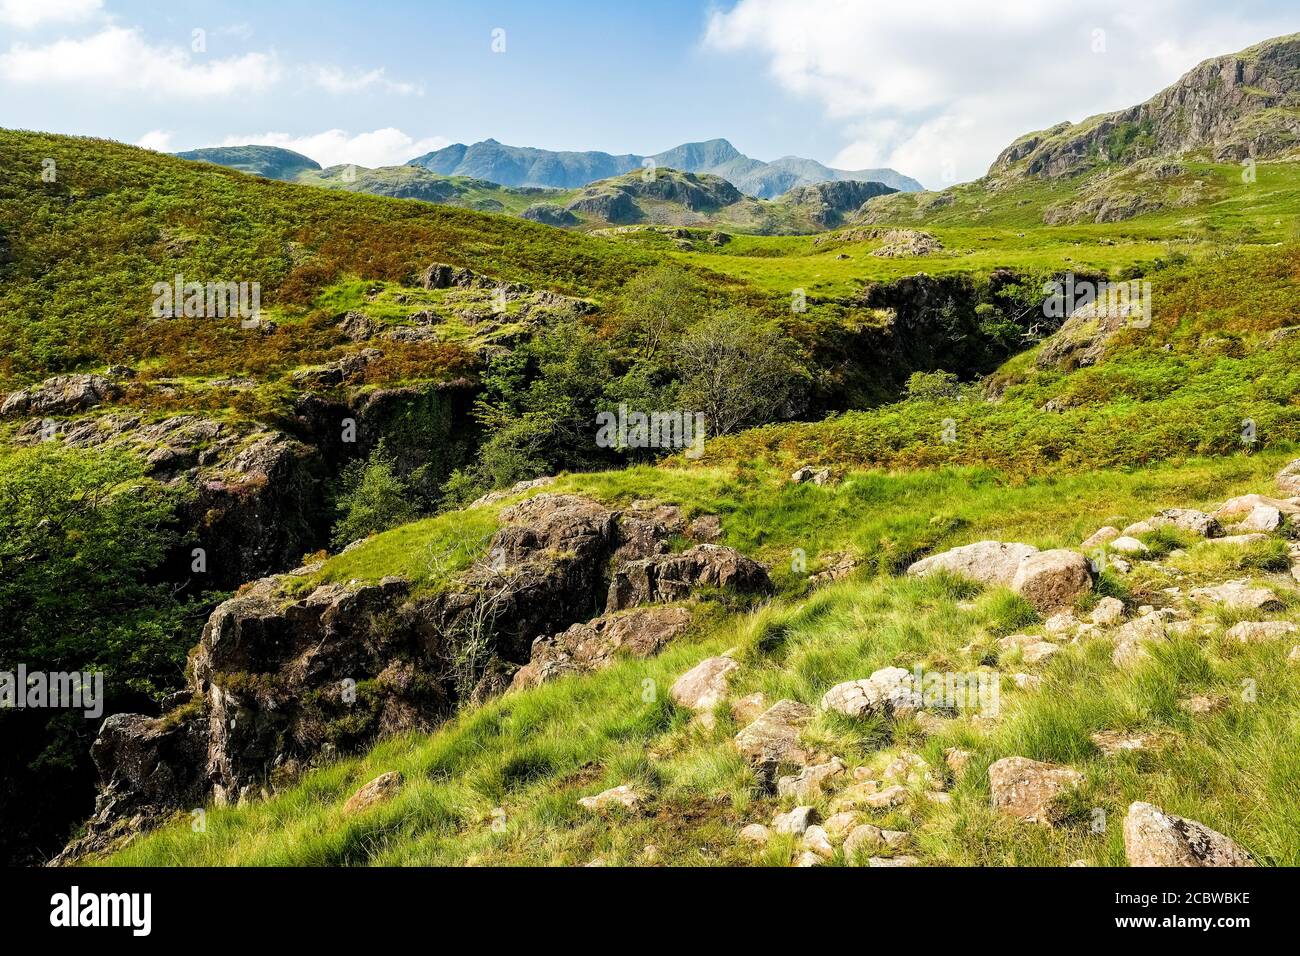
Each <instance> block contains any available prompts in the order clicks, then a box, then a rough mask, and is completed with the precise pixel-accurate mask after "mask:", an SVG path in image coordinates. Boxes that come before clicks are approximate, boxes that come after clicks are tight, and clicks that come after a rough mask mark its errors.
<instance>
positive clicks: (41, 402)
mask: <svg viewBox="0 0 1300 956" xmlns="http://www.w3.org/2000/svg"><path fill="white" fill-rule="evenodd" d="M122 391H123V390H122V387H121V386H120V385H119V384H118V383H116V382H114V381H112V380H111V379H109V378H106V377H105V376H103V375H95V374H85V375H58V376H56V377H54V378H48V379H46V380H45V381H44V382H42V383H41V384H40V385H33V386H32V387H31V388H23V389H19V390H18V391H16V392H11V393H10V394H9V395H8V396H6V397H5V400H4V402H3V404H0V417H4V418H14V417H18V416H21V415H72V414H75V413H77V412H84V411H87V410H89V409H92V408H94V407H95V406H97V405H102V404H104V403H105V402H110V401H113V400H114V399H116V398H118V397H120V396H121V395H122Z"/></svg>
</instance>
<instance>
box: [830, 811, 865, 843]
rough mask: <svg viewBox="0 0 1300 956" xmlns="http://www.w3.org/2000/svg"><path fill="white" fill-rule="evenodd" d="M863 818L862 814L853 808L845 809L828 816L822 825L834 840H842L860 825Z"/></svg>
mask: <svg viewBox="0 0 1300 956" xmlns="http://www.w3.org/2000/svg"><path fill="white" fill-rule="evenodd" d="M861 818H862V816H861V814H859V813H856V812H855V811H853V810H843V811H841V812H839V813H836V814H832V815H831V816H830V817H828V818H827V820H826V822H825V823H823V824H822V827H823V828H824V829H825V830H826V833H827V835H829V836H830V838H831V839H832V840H842V839H844V837H845V836H847V835H848V834H849V833H851V832H852V831H853V830H854V829H855V828H856V827H857V826H858V821H859V820H860V819H861Z"/></svg>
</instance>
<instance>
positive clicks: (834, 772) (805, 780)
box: [776, 757, 844, 800]
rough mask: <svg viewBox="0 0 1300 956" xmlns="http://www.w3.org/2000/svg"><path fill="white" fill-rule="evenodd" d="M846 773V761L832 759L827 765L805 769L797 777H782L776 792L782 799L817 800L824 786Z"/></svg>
mask: <svg viewBox="0 0 1300 956" xmlns="http://www.w3.org/2000/svg"><path fill="white" fill-rule="evenodd" d="M843 773H844V761H843V760H841V759H840V758H839V757H832V758H831V759H830V761H829V762H827V763H819V764H815V765H813V766H809V767H804V768H803V770H801V771H800V772H799V773H798V774H797V775H795V776H789V777H782V778H781V779H780V780H778V781H777V782H776V792H777V795H778V796H781V797H793V798H794V799H796V800H816V799H817V798H818V797H820V796H821V795H822V786H823V784H825V783H826V782H827V781H829V780H833V779H834V778H835V777H838V776H840V775H842V774H843Z"/></svg>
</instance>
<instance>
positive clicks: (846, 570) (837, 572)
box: [808, 551, 858, 587]
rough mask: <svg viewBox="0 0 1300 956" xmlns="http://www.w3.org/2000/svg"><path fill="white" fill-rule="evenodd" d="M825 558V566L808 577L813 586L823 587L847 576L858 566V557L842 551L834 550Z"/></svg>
mask: <svg viewBox="0 0 1300 956" xmlns="http://www.w3.org/2000/svg"><path fill="white" fill-rule="evenodd" d="M823 560H824V562H825V566H824V567H823V568H822V569H821V570H820V571H818V572H817V573H816V574H814V575H813V576H812V577H810V578H809V579H808V581H809V583H811V584H812V586H813V587H821V586H822V585H824V584H830V583H831V582H832V581H838V580H840V579H841V578H846V577H848V576H849V575H850V574H852V573H853V572H854V571H856V570H857V568H858V559H857V558H856V557H854V556H853V555H851V554H847V553H845V552H841V551H836V552H832V553H831V554H828V555H826V556H825V558H824V559H823Z"/></svg>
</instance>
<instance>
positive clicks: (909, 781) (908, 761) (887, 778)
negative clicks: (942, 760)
mask: <svg viewBox="0 0 1300 956" xmlns="http://www.w3.org/2000/svg"><path fill="white" fill-rule="evenodd" d="M880 778H881V780H883V781H884V782H885V783H889V784H903V785H905V786H909V787H918V786H921V785H922V784H933V783H934V775H933V774H932V773H931V772H930V765H929V764H928V763H927V762H926V760H925V758H924V757H922V756H921V755H920V754H914V753H904V754H902V755H900V756H899V757H896V758H895V759H893V760H891V761H890V762H889V763H888V764H887V765H886V766H885V769H884V770H883V771H881V774H880Z"/></svg>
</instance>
